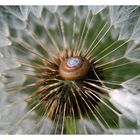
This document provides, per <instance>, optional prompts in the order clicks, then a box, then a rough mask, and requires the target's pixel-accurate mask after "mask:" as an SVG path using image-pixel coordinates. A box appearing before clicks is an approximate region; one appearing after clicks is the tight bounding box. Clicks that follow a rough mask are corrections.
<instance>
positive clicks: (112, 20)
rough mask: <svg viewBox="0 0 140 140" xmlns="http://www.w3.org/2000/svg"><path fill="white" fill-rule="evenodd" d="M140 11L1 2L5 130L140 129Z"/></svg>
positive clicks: (99, 131)
mask: <svg viewBox="0 0 140 140" xmlns="http://www.w3.org/2000/svg"><path fill="white" fill-rule="evenodd" d="M138 9H139V7H137V6H112V7H107V6H90V7H88V6H75V7H74V6H56V7H47V6H20V7H17V6H6V7H1V8H0V11H1V15H2V16H1V17H0V18H2V19H3V20H2V21H0V25H2V26H1V27H2V28H1V27H0V40H1V41H0V57H1V60H0V72H1V73H0V79H1V81H2V82H0V90H2V94H1V99H0V104H2V107H1V108H0V110H1V112H2V116H0V119H1V120H2V121H0V128H2V129H0V133H8V134H33V133H34V134H40V133H41V134H106V133H107V134H108V133H109V134H110V133H111V134H114V133H116V134H117V133H124V134H125V133H133V134H135V133H139V99H140V98H139V95H138V93H139V87H140V84H139V83H140V82H139V74H140V73H139V68H140V66H139V65H138V64H139V45H138V44H139V43H138V42H139V37H138V35H139V26H138V25H139V24H138V23H139V17H138V14H139V10H138ZM132 19H135V20H134V22H132ZM120 25H121V26H120ZM114 27H115V29H114ZM122 27H123V28H122ZM129 27H131V28H130V29H129ZM118 29H119V30H120V31H118ZM136 42H137V44H136ZM131 67H132V68H133V69H131ZM134 77H135V78H134ZM7 117H8V118H7ZM7 120H8V121H7ZM1 122H3V123H1Z"/></svg>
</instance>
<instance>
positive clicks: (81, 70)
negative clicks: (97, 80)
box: [59, 56, 90, 80]
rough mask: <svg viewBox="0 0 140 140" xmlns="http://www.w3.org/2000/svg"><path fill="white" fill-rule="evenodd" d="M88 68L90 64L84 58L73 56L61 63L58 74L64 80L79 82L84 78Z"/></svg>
mask: <svg viewBox="0 0 140 140" xmlns="http://www.w3.org/2000/svg"><path fill="white" fill-rule="evenodd" d="M89 68H90V64H89V62H88V61H87V60H86V59H85V58H83V57H80V56H74V57H69V58H67V59H65V60H63V61H62V62H61V64H60V67H59V73H60V76H61V77H62V78H63V79H64V80H80V79H82V78H84V77H85V76H86V74H87V73H88V71H89Z"/></svg>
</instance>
